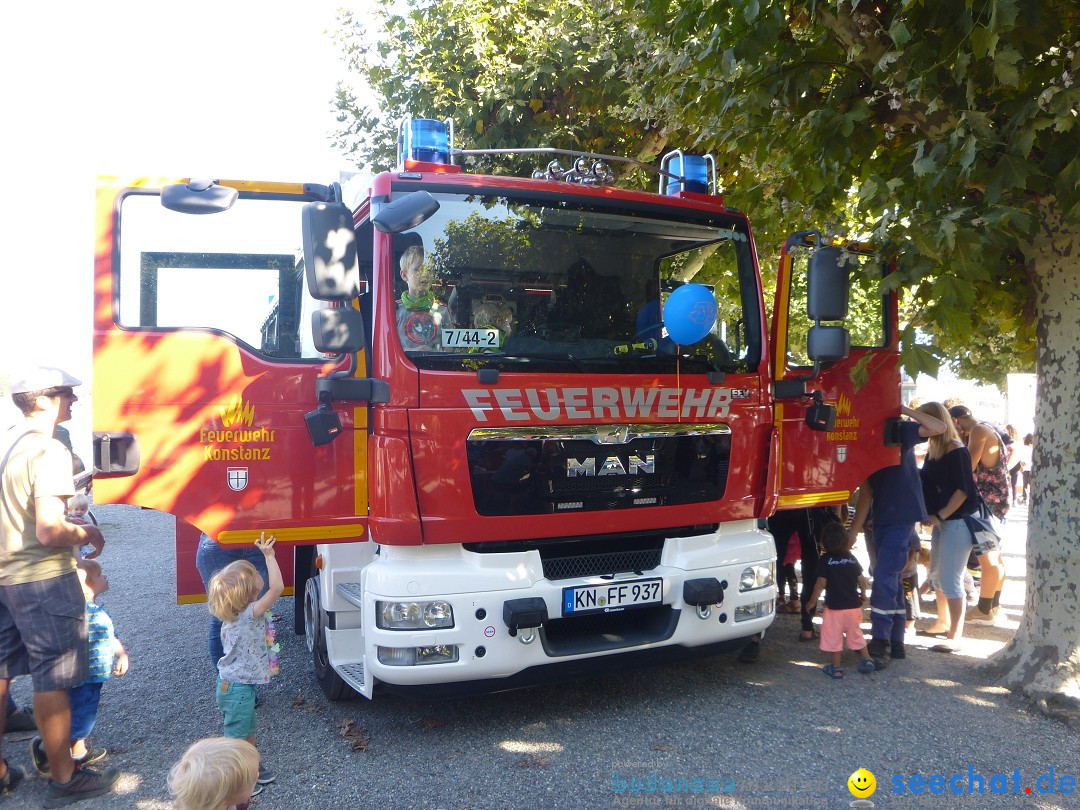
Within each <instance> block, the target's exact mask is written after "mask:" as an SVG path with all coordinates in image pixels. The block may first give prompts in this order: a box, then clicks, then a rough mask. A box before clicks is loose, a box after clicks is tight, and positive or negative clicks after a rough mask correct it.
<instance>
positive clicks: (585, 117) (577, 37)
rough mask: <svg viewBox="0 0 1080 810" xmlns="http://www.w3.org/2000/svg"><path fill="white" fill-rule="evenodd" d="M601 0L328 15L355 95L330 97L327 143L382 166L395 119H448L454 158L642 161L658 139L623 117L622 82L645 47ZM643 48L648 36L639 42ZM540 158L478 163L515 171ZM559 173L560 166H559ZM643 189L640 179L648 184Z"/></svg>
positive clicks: (389, 4)
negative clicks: (600, 156) (477, 153)
mask: <svg viewBox="0 0 1080 810" xmlns="http://www.w3.org/2000/svg"><path fill="white" fill-rule="evenodd" d="M623 17H625V12H622V11H619V10H618V9H617V8H616V7H615V4H614V3H613V2H612V0H606V2H599V1H598V0H561V1H560V2H558V3H555V2H551V0H543V2H536V0H502V1H501V2H498V3H492V2H490V0H409V2H407V3H406V4H403V3H402V2H400V0H378V4H377V6H376V8H375V9H374V10H372V9H371V8H370V7H368V6H367V5H365V7H364V10H363V13H353V12H352V11H349V10H344V11H342V12H340V13H339V18H338V22H339V25H338V27H337V30H336V31H335V32H334V33H335V38H336V40H337V42H338V44H339V46H340V47H341V50H342V52H343V53H344V55H345V60H346V64H347V66H348V68H349V70H350V71H351V72H352V73H354V74H355V77H356V79H357V80H358V83H359V86H360V87H361V88H370V89H373V90H374V92H375V96H376V101H377V103H378V109H374V110H373V109H370V107H369V105H368V104H367V103H366V101H365V99H366V96H365V94H364V93H363V92H357V91H356V90H355V89H353V88H352V86H351V85H350V84H349V83H345V82H343V83H341V84H340V85H339V88H338V94H337V99H336V107H337V110H338V121H339V122H340V124H341V126H340V127H339V131H338V139H337V145H338V146H340V147H343V148H344V149H345V150H347V151H348V152H350V153H352V154H354V155H355V156H356V158H357V161H358V162H359V163H360V164H361V165H364V166H367V167H375V168H389V167H390V166H391V164H392V163H393V158H394V145H395V143H396V141H397V125H398V122H399V121H400V120H401V119H402V117H403V116H405V115H411V116H412V117H414V118H437V119H442V118H451V119H452V120H453V121H454V123H455V125H456V127H457V129H456V132H455V136H456V141H457V145H458V146H459V147H463V148H474V149H482V148H504V149H505V148H514V147H535V146H547V147H555V148H575V149H582V150H586V151H592V152H601V153H612V152H613V151H615V150H617V153H618V154H619V155H623V156H628V157H633V158H636V159H639V160H642V161H650V160H652V159H653V158H655V157H656V156H657V154H658V153H659V152H660V150H661V149H662V148H663V146H664V143H663V140H662V139H661V138H660V134H659V133H660V130H659V128H658V127H656V126H652V125H650V122H648V121H644V122H642V121H640V120H639V119H638V118H637V117H636V116H635V115H634V114H632V112H631V111H629V110H626V109H625V105H626V104H627V102H628V100H629V95H628V94H627V93H626V87H627V84H626V82H625V81H623V80H621V77H622V76H624V75H625V74H627V73H628V72H629V71H631V70H633V71H636V72H637V73H639V74H640V71H641V70H642V69H644V67H645V65H646V64H647V52H648V50H650V49H649V48H644V47H641V44H642V43H640V42H638V41H636V40H635V38H636V37H640V36H643V34H642V33H641V31H640V29H634V28H630V27H627V26H622V25H619V24H617V20H616V18H623ZM651 40H652V41H653V42H658V38H656V37H651ZM546 162H547V159H543V158H535V157H530V158H522V159H513V158H501V159H487V160H485V161H483V163H481V166H480V168H483V169H484V170H487V171H496V172H500V171H517V172H519V171H522V170H526V169H529V168H532V167H533V166H534V165H540V166H543V165H544V164H546ZM563 165H564V166H565V165H566V159H565V158H564V159H563ZM650 182H651V180H650Z"/></svg>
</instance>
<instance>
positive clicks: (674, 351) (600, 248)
mask: <svg viewBox="0 0 1080 810" xmlns="http://www.w3.org/2000/svg"><path fill="white" fill-rule="evenodd" d="M435 196H436V197H437V199H438V200H439V202H440V206H441V207H440V209H439V211H438V213H437V214H436V215H435V216H433V217H432V218H431V219H429V220H427V221H426V222H424V223H423V224H422V225H420V226H419V227H418V228H416V229H415V230H414V231H411V232H409V233H407V234H399V235H397V236H395V237H394V240H393V254H394V255H393V258H392V261H391V266H392V270H391V272H392V274H393V276H392V281H393V283H394V285H395V287H394V290H395V296H396V299H397V300H396V306H397V321H398V323H397V326H398V330H397V332H398V336H399V339H400V340H401V342H402V346H403V348H404V349H405V351H406V352H408V353H409V356H410V358H411V359H412V361H413V362H414V363H416V364H417V365H418V366H420V367H422V368H439V369H454V368H460V369H461V370H471V369H474V368H475V367H476V365H477V363H481V364H482V365H483V366H485V367H495V368H507V369H515V370H520V369H521V367H522V366H525V365H527V366H528V367H529V368H530V370H535V371H567V372H574V371H578V372H581V371H588V372H590V373H597V372H599V373H613V374H619V373H628V372H636V373H646V372H653V373H674V372H675V371H677V370H679V369H681V370H683V371H688V372H704V371H711V370H719V371H727V372H735V371H748V370H750V369H751V368H754V367H756V364H757V361H758V356H759V353H760V347H759V346H758V335H759V333H760V329H759V327H758V325H757V324H758V323H759V321H758V318H759V305H758V303H757V302H758V294H757V276H756V272H755V270H754V265H753V258H752V254H751V250H750V241H749V236H748V233H747V231H746V226H745V224H744V223H743V222H742V221H741V220H738V219H737V218H734V217H727V216H715V217H710V216H708V215H705V214H697V213H696V212H692V213H684V212H672V211H670V210H665V209H662V208H659V207H657V208H656V209H649V210H627V209H619V208H607V207H602V203H596V204H594V205H595V207H589V205H588V204H587V203H584V202H580V203H579V202H577V201H575V202H574V203H570V202H567V201H553V200H544V201H539V200H529V199H515V198H509V197H501V196H482V195H470V196H466V195H457V194H450V193H439V194H436V195H435ZM418 263H419V264H418ZM690 281H694V282H699V283H702V284H705V285H706V286H707V287H709V289H711V290H712V291H713V292H714V294H715V295H716V298H717V306H718V310H719V313H720V315H719V318H718V322H717V324H716V326H715V327H714V329H713V332H712V333H711V334H710V335H709V336H707V337H706V338H705V339H703V340H701V341H699V342H698V343H697V344H694V345H693V346H677V345H675V343H674V342H673V341H671V340H670V339H669V338H668V337H667V335H666V330H665V329H664V328H663V323H662V317H661V312H662V306H663V302H664V301H665V300H666V299H667V296H668V295H669V294H670V293H671V292H672V291H673V290H674V289H675V288H676V287H678V286H680V285H682V284H685V283H687V282H690Z"/></svg>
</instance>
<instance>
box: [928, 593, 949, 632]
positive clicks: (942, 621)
mask: <svg viewBox="0 0 1080 810" xmlns="http://www.w3.org/2000/svg"><path fill="white" fill-rule="evenodd" d="M934 597H935V598H936V599H937V621H936V622H934V624H933V625H932V626H930V627H927V628H926V630H925V632H927V633H948V632H949V628H950V622H949V602H950V600H948V599H946V598H945V592H944V591H940V590H936V591H934Z"/></svg>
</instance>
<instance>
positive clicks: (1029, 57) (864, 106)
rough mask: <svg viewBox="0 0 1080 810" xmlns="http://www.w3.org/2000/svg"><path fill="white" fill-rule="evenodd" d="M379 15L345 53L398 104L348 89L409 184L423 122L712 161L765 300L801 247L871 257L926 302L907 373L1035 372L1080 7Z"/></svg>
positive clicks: (709, 3) (1066, 205)
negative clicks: (401, 162)
mask: <svg viewBox="0 0 1080 810" xmlns="http://www.w3.org/2000/svg"><path fill="white" fill-rule="evenodd" d="M380 3H381V10H380V11H379V12H377V13H376V14H374V15H371V14H369V13H367V12H366V10H365V15H363V17H362V16H361V15H359V14H357V15H354V14H352V13H349V12H344V13H343V14H342V16H341V28H340V30H339V32H338V37H339V42H340V44H341V45H342V48H343V51H344V53H345V55H346V58H347V60H348V64H349V67H350V68H351V69H352V70H353V71H354V72H355V73H356V74H357V75H358V77H359V78H360V80H361V81H363V82H365V83H367V84H369V85H370V86H372V87H373V88H374V89H375V91H376V94H377V96H378V97H379V99H380V103H381V105H382V110H381V111H380V112H381V115H380V114H376V113H375V112H374V111H370V110H364V109H362V108H360V107H359V105H358V101H357V98H356V97H355V96H354V95H352V94H350V93H349V92H348V91H347V90H346V89H344V87H342V88H341V89H340V90H339V94H338V99H337V104H338V109H339V113H340V116H339V118H340V121H341V124H342V128H341V133H340V141H341V142H342V143H343V144H345V145H347V146H348V147H350V148H351V149H353V151H354V153H355V154H356V155H357V156H358V159H359V161H360V162H362V163H365V164H368V165H375V166H379V167H385V166H388V165H389V164H390V162H391V156H392V152H393V144H394V142H395V137H396V121H397V120H398V119H399V118H400V117H401V116H402V115H404V114H405V113H406V112H411V113H412V114H414V115H417V116H424V117H434V118H442V117H452V118H453V119H454V121H455V124H456V126H457V140H458V145H460V146H462V147H464V148H482V147H517V146H541V145H542V146H556V147H570V146H574V147H577V148H581V149H586V150H589V151H600V152H614V153H616V154H623V155H629V156H635V157H639V158H641V159H645V160H650V159H652V158H653V157H655V156H656V155H657V154H659V152H660V151H662V150H663V149H664V147H665V144H672V145H677V146H680V147H682V148H694V149H702V148H704V149H709V150H711V151H713V152H714V153H715V154H717V155H718V170H719V173H720V177H721V180H722V185H723V188H724V189H725V196H726V197H727V199H728V202H729V204H732V205H735V206H736V207H738V208H740V209H742V210H744V211H747V212H748V213H749V214H750V215H751V218H752V220H753V222H754V227H755V231H756V238H757V244H758V249H759V254H760V256H761V259H762V270H763V273H764V274H765V276H766V280H768V278H769V276H771V274H772V268H773V267H774V266H775V259H776V255H777V253H778V251H779V247H780V245H782V243H783V240H784V238H785V237H786V236H787V234H788V233H790V232H792V231H794V230H799V229H803V228H806V227H812V226H819V227H824V228H825V229H826V231H827V233H828V234H830V235H831V234H833V233H836V234H848V235H851V236H854V237H856V238H863V239H871V240H872V241H873V242H874V243H876V244H878V245H880V247H881V251H882V252H881V258H882V259H883V260H886V261H888V260H890V259H895V262H896V273H895V274H894V275H893V276H892V277H891V278H889V279H888V280H887V281H886V282H885V286H886V287H887V288H890V289H898V290H901V291H904V292H905V293H906V294H907V295H906V297H905V298H904V313H905V316H906V320H905V322H904V324H903V334H904V336H905V342H904V350H905V357H904V362H905V364H906V366H907V368H908V370H909V371H911V372H915V371H918V370H926V371H933V370H935V369H936V367H937V364H938V362H939V361H940V359H941V358H942V357H946V356H952V357H960V358H961V360H960V361H959V364H960V366H961V368H962V369H963V370H964V371H965V372H966V373H969V374H971V375H972V376H975V377H978V378H981V379H984V380H988V381H996V382H1000V381H1001V380H1002V379H1003V378H1004V375H1005V374H1006V373H1007V372H1009V371H1028V370H1031V368H1032V367H1033V364H1034V347H1035V336H1034V329H1033V325H1032V313H1033V305H1032V288H1031V283H1030V279H1029V272H1028V271H1026V270H1025V267H1026V266H1030V263H1031V259H1030V257H1026V256H1025V254H1024V249H1025V245H1026V244H1027V240H1028V238H1029V237H1030V236H1031V234H1032V233H1033V231H1034V229H1035V228H1036V227H1037V226H1038V224H1039V216H1038V214H1037V210H1038V208H1037V207H1038V205H1039V203H1040V201H1043V200H1045V199H1046V198H1047V197H1048V196H1053V197H1054V198H1055V200H1056V203H1057V210H1059V211H1062V212H1063V213H1064V216H1065V217H1066V221H1067V222H1076V221H1078V220H1080V158H1078V157H1077V146H1076V144H1077V143H1078V142H1080V139H1078V129H1077V110H1078V109H1080V82H1078V81H1077V78H1078V76H1077V74H1078V72H1080V71H1078V68H1080V44H1078V41H1080V31H1078V26H1080V22H1078V21H1080V14H1077V12H1076V5H1075V2H1074V1H1073V0H1031V1H1030V2H1028V1H1027V0H1025V2H1023V3H1021V2H1020V0H937V1H936V2H933V3H930V2H925V0H877V2H874V3H871V2H869V0H833V1H832V2H821V1H820V0H814V1H813V2H802V3H800V2H793V3H788V4H775V3H763V2H760V0H724V1H722V2H717V0H642V2H639V3H634V4H622V3H618V2H615V0H560V2H558V3H555V2H551V0H505V2H502V3H499V4H491V3H488V2H481V0H405V2H404V3H403V2H401V0H380ZM369 21H370V22H369ZM375 40H377V42H378V44H377V45H370V44H366V43H370V42H371V41H375ZM385 122H389V123H385ZM543 162H545V161H543V160H539V161H538V160H499V161H488V162H485V163H484V164H483V165H482V166H481V168H483V169H485V170H487V171H495V172H501V171H515V172H518V173H520V172H521V171H523V170H527V169H529V168H532V167H533V166H534V165H538V164H542V163H543ZM625 179H627V178H624V180H625ZM630 179H631V180H632V181H636V182H638V183H645V182H646V181H645V179H644V178H642V177H636V178H630ZM648 182H649V184H650V185H651V182H652V181H651V180H650V181H648ZM916 338H917V339H918V340H919V341H920V342H916ZM926 340H931V341H932V342H931V343H930V344H927V343H925V341H926Z"/></svg>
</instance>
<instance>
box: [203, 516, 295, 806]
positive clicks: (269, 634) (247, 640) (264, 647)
mask: <svg viewBox="0 0 1080 810" xmlns="http://www.w3.org/2000/svg"><path fill="white" fill-rule="evenodd" d="M274 543H275V540H274V537H273V536H270V537H266V536H265V534H260V535H259V539H258V540H256V541H255V547H256V548H257V549H259V551H261V552H262V553H263V556H264V557H265V558H266V573H267V577H268V579H269V582H268V583H266V585H267V590H266V593H264V594H263V595H262V596H261V597H260V596H259V592H260V591H261V590H262V588H263V581H262V577H261V576H259V572H258V571H256V570H255V566H254V565H252V564H251V563H249V562H248V561H247V560H237V561H235V562H232V563H229V564H228V565H226V566H225V567H224V568H222V569H221V570H220V571H218V572H217V573H216V574H214V576H213V577H212V578H211V579H210V589H209V593H210V612H211V613H213V614H214V615H215V616H216V617H217V618H218V619H220V620H221V645H222V648H223V649H224V651H225V655H223V656H222V657H221V660H219V661H218V665H217V666H218V682H217V696H216V697H217V704H218V707H219V708H220V709H221V711H222V714H224V716H225V736H226V737H231V738H234V739H245V740H247V741H248V742H249V743H251V744H252V745H254V744H255V685H256V684H260V683H267V682H269V680H270V676H271V675H273V674H276V671H277V655H276V653H277V644H275V643H274V627H273V623H272V622H271V621H269V616H268V615H267V614H268V611H269V610H270V606H271V605H273V604H274V601H275V600H276V599H277V598H278V597H279V596H281V593H282V591H283V590H284V589H285V586H284V583H283V582H282V580H281V569H280V568H279V567H278V564H277V558H276V557H275V556H274ZM257 781H258V784H260V785H266V784H269V783H270V782H273V781H274V775H273V774H272V773H270V771H269V770H267V769H266V768H264V767H263V766H262V765H261V764H260V765H259V778H258V780H257Z"/></svg>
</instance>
